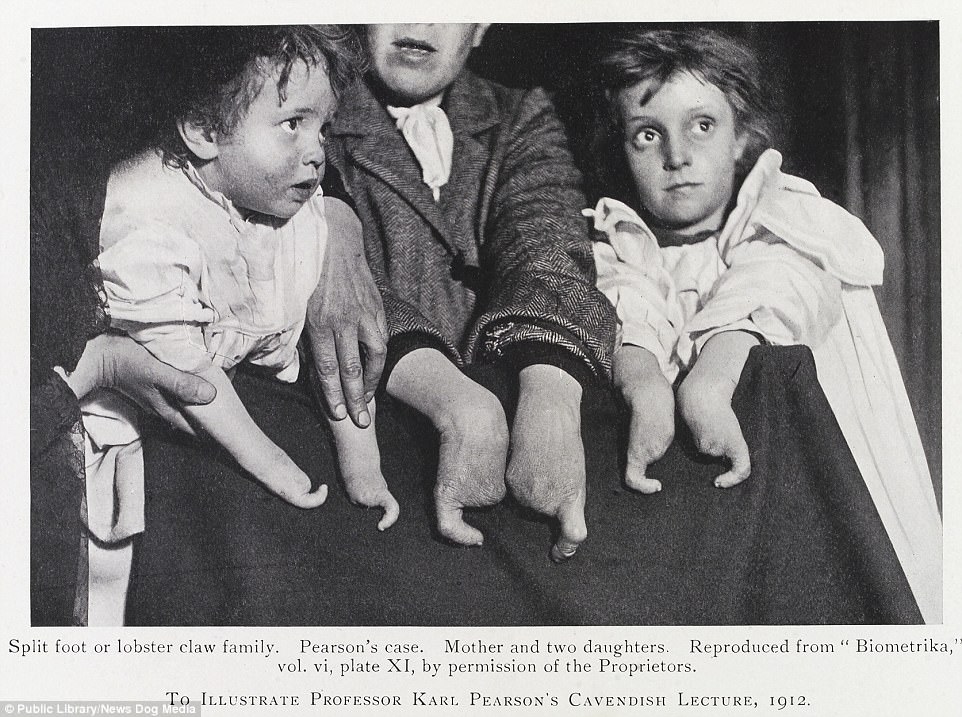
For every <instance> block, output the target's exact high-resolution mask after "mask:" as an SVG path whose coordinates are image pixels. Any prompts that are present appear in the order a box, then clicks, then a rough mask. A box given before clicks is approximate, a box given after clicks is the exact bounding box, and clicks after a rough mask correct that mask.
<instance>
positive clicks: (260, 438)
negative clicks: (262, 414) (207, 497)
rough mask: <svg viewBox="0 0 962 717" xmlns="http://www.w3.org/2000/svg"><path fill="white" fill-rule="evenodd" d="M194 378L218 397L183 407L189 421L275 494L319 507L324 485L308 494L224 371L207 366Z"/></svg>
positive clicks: (307, 485) (307, 483) (303, 478)
mask: <svg viewBox="0 0 962 717" xmlns="http://www.w3.org/2000/svg"><path fill="white" fill-rule="evenodd" d="M197 375H199V376H201V377H202V378H204V379H206V380H207V381H208V382H210V383H211V384H212V385H213V386H214V388H215V389H217V397H216V398H215V399H214V400H213V401H211V402H210V403H209V404H207V405H206V406H185V407H184V412H185V413H186V414H187V418H188V420H189V421H190V422H191V423H193V424H195V425H196V426H198V427H200V428H202V429H203V430H204V431H206V432H207V433H208V434H209V435H210V436H211V438H213V439H214V440H215V441H217V442H218V443H219V444H220V445H222V446H223V447H224V448H225V449H227V451H228V453H230V454H231V455H232V456H233V457H234V458H235V460H237V462H238V463H239V464H240V466H241V467H242V468H243V469H244V470H246V471H248V472H249V473H250V474H251V475H253V476H254V478H256V479H257V480H258V481H260V482H261V483H263V484H264V487H266V488H267V489H268V490H269V491H271V492H272V493H274V494H275V495H277V496H279V497H280V498H283V499H284V500H286V501H287V502H288V503H290V504H292V505H296V506H297V507H299V508H316V507H318V506H319V505H321V504H322V503H323V502H324V500H325V499H326V498H327V486H326V485H321V486H319V487H318V489H317V490H315V491H313V492H312V491H311V480H310V478H308V477H307V474H305V473H304V472H303V471H302V470H301V469H300V468H298V467H297V466H296V465H295V464H294V461H292V460H291V459H290V457H289V456H288V455H287V454H286V453H285V452H284V451H283V450H281V449H280V448H279V447H278V446H277V445H276V444H275V443H274V442H273V441H271V439H269V438H268V437H267V436H266V435H264V432H263V431H261V429H260V428H258V427H257V424H256V423H254V420H253V419H252V418H251V417H250V414H249V413H248V412H247V409H246V408H245V407H244V404H243V403H241V400H240V397H239V396H238V395H237V392H236V391H235V390H234V387H233V385H232V384H231V382H230V379H229V378H227V374H225V373H224V371H223V369H221V368H219V367H217V366H209V367H207V368H204V369H202V370H200V371H198V372H197Z"/></svg>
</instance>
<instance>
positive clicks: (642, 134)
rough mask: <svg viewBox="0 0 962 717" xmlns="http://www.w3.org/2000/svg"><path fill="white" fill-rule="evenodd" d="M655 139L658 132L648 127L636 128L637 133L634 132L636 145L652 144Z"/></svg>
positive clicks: (656, 139)
mask: <svg viewBox="0 0 962 717" xmlns="http://www.w3.org/2000/svg"><path fill="white" fill-rule="evenodd" d="M657 141H658V133H657V132H656V131H655V130H653V129H651V128H649V127H644V128H642V129H640V130H638V133H637V134H635V146H636V147H645V146H647V145H650V144H654V143H655V142H657Z"/></svg>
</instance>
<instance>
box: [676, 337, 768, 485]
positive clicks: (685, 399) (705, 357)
mask: <svg viewBox="0 0 962 717" xmlns="http://www.w3.org/2000/svg"><path fill="white" fill-rule="evenodd" d="M757 344H758V338H757V337H756V336H754V335H753V334H750V333H747V332H745V331H726V332H724V333H720V334H717V335H715V336H713V337H712V338H710V339H709V340H708V342H707V343H706V344H705V346H704V348H702V350H701V353H700V354H699V356H698V360H697V361H696V362H695V366H694V368H693V369H692V370H691V373H689V374H688V376H687V377H686V378H685V380H684V381H683V382H682V384H681V387H680V388H679V389H678V409H679V410H680V411H681V415H682V416H683V417H684V419H685V422H686V423H687V424H688V427H689V428H690V429H691V432H692V436H693V437H694V439H695V445H696V446H697V448H698V450H699V451H701V452H702V453H705V454H707V455H710V456H719V457H724V458H727V459H728V460H729V461H730V462H731V469H730V470H728V471H727V472H726V473H723V474H721V475H720V476H718V477H717V478H715V485H716V486H718V487H719V488H731V487H732V486H734V485H737V484H739V483H741V482H742V481H743V480H745V479H746V478H748V476H749V474H750V473H751V461H750V460H749V456H748V444H746V443H745V437H744V436H743V435H742V430H741V426H739V424H738V418H736V417H735V412H734V411H732V407H731V402H732V395H733V394H734V393H735V387H736V386H737V385H738V379H739V377H740V376H741V373H742V369H743V368H744V367H745V361H746V360H747V359H748V352H749V351H750V350H751V348H752V346H755V345H757Z"/></svg>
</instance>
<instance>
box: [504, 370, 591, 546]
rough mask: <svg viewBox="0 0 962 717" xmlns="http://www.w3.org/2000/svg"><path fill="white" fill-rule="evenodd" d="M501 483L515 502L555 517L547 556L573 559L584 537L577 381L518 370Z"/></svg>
mask: <svg viewBox="0 0 962 717" xmlns="http://www.w3.org/2000/svg"><path fill="white" fill-rule="evenodd" d="M506 482H507V484H508V488H510V490H511V493H512V495H514V497H515V499H516V500H517V501H518V502H519V503H521V504H522V505H525V506H527V507H529V508H531V509H532V510H535V511H537V512H539V513H542V514H544V515H548V516H551V517H553V518H557V519H558V522H559V524H560V534H559V536H558V540H557V542H556V544H555V545H554V546H553V547H552V549H551V557H552V559H553V560H555V561H556V562H561V561H563V560H567V559H568V558H570V557H572V556H573V555H574V554H575V552H576V551H577V550H578V546H580V545H581V543H583V542H584V540H585V538H587V537H588V528H587V526H586V524H585V495H586V488H585V452H584V445H583V443H582V441H581V385H580V384H579V383H578V382H577V381H576V380H575V379H574V378H572V377H571V376H570V375H568V374H567V373H565V372H564V371H562V370H561V369H559V368H556V367H554V366H548V365H534V366H528V367H527V368H525V369H523V370H522V371H521V374H520V376H519V395H518V408H517V411H516V413H515V418H514V427H513V428H512V431H511V459H510V462H509V463H508V472H507V476H506Z"/></svg>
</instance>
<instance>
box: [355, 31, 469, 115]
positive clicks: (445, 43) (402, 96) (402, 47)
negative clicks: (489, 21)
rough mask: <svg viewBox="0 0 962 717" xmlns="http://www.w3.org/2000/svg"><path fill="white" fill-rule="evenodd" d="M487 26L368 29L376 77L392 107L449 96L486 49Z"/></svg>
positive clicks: (368, 40) (372, 63)
mask: <svg viewBox="0 0 962 717" xmlns="http://www.w3.org/2000/svg"><path fill="white" fill-rule="evenodd" d="M487 29H488V26H487V25H483V24H468V23H463V24H458V23H442V24H420V23H408V24H395V25H368V26H367V46H368V52H369V54H370V57H371V65H372V70H373V72H374V76H375V77H376V78H377V80H378V81H379V82H380V83H381V85H382V87H383V88H384V89H385V90H387V92H388V93H389V94H390V95H391V102H393V103H395V104H399V105H413V104H417V103H419V102H423V101H424V100H427V99H430V98H431V97H434V96H436V95H439V94H441V93H442V92H444V91H445V90H446V89H447V88H448V87H449V86H450V85H451V83H452V82H454V79H455V78H456V77H457V76H458V74H459V73H460V72H461V69H462V68H463V67H464V63H465V62H467V59H468V55H469V54H470V53H471V49H472V48H474V47H477V46H478V45H480V44H481V39H482V38H483V37H484V33H485V31H486V30H487Z"/></svg>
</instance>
